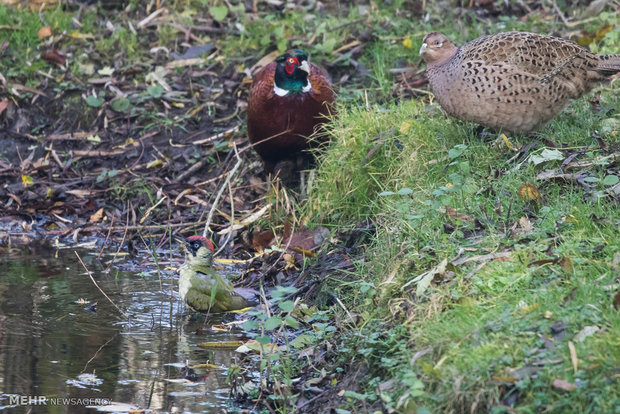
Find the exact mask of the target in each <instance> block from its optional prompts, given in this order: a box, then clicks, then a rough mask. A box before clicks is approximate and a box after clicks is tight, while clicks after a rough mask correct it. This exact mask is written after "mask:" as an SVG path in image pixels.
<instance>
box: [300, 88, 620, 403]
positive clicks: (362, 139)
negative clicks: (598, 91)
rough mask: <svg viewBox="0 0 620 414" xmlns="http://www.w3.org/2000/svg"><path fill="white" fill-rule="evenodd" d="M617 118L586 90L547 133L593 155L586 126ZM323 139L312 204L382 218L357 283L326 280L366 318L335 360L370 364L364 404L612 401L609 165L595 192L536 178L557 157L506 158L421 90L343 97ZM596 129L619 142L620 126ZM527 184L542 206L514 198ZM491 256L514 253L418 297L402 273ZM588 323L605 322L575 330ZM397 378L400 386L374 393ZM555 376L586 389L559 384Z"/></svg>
mask: <svg viewBox="0 0 620 414" xmlns="http://www.w3.org/2000/svg"><path fill="white" fill-rule="evenodd" d="M607 93H609V95H608V96H607V97H605V98H603V99H609V100H610V101H612V102H614V104H615V105H617V103H618V93H617V88H616V89H614V90H608V91H607ZM610 115H611V116H612V117H613V116H614V115H615V116H616V117H617V111H615V112H613V113H604V114H602V115H601V114H595V113H593V111H592V109H591V106H590V105H589V103H588V102H587V98H584V99H582V100H579V101H578V102H575V103H573V104H572V105H571V107H570V108H568V109H567V110H566V111H565V112H563V113H562V114H561V115H560V116H559V117H558V118H557V120H555V121H554V122H552V123H551V124H550V125H549V126H547V127H546V128H545V129H543V130H542V131H541V133H540V136H541V137H542V138H544V139H547V140H549V141H551V142H554V143H555V144H557V146H558V147H559V148H561V149H568V150H571V151H578V150H583V151H584V156H583V157H584V160H591V161H595V160H596V159H598V158H599V157H600V156H601V155H604V154H605V153H608V152H607V151H602V150H600V149H599V148H598V142H597V140H596V138H595V137H593V135H592V134H593V132H594V130H597V129H599V128H600V126H599V125H600V122H601V121H602V120H603V119H604V118H607V117H608V116H610ZM331 135H332V145H331V147H330V148H329V150H327V151H325V152H324V153H323V155H322V159H321V165H320V168H319V178H318V180H317V186H316V187H315V188H314V189H313V192H312V193H311V195H310V199H309V205H310V206H311V207H312V212H313V217H314V218H315V220H316V221H317V222H321V223H330V224H332V225H333V224H336V225H338V226H342V227H343V228H344V227H346V226H347V225H348V224H349V223H352V222H355V221H358V220H361V219H364V218H368V217H370V218H371V220H372V221H373V222H374V223H375V224H376V225H377V235H376V238H375V240H374V243H373V245H372V246H369V248H368V250H367V254H368V257H367V259H366V264H365V266H363V268H362V269H360V271H359V274H358V279H357V280H358V283H359V287H358V290H357V292H355V288H353V289H352V287H351V285H352V284H353V285H354V284H355V277H353V278H352V279H353V282H352V281H351V279H349V280H348V281H347V282H346V284H345V283H343V282H342V281H340V280H332V281H327V282H326V283H328V284H330V287H331V288H333V289H334V290H335V291H336V292H341V296H340V297H346V298H347V299H348V300H349V301H348V302H347V303H348V304H349V305H350V306H351V308H350V310H352V311H353V312H357V313H358V314H359V315H360V316H361V319H362V321H361V322H360V323H359V324H358V325H359V326H360V327H361V328H359V330H358V331H356V332H355V333H351V334H350V336H349V341H350V347H349V348H346V349H345V351H344V352H345V354H346V355H343V356H342V358H343V361H348V362H347V363H350V358H351V355H354V358H355V359H356V360H357V361H358V362H360V363H364V364H368V365H369V367H370V368H371V371H372V372H373V373H374V375H376V378H374V379H372V380H370V381H368V382H367V383H366V397H367V398H368V401H371V402H372V401H373V400H375V399H377V398H380V399H381V400H382V401H383V403H384V404H385V405H387V406H388V407H391V408H393V409H396V410H398V411H402V412H416V410H417V409H418V408H420V407H426V408H428V409H429V410H430V412H470V411H475V412H512V411H511V410H510V409H508V408H502V407H501V405H502V404H503V403H505V402H502V401H503V400H502V399H503V398H504V396H505V395H507V393H508V392H510V393H516V394H515V395H518V398H516V399H515V401H516V402H517V403H516V405H515V407H514V409H515V410H516V412H523V413H526V412H538V411H540V410H546V411H548V412H558V413H560V412H616V411H614V410H617V407H618V404H619V403H620V393H619V392H618V391H617V369H618V366H619V363H620V361H619V356H620V355H619V354H618V352H617V349H618V345H619V344H620V343H619V342H618V341H619V337H620V331H619V330H618V328H619V323H620V315H619V313H618V311H617V310H615V309H614V308H613V306H612V300H613V295H614V293H615V292H616V290H615V289H617V288H613V286H615V285H616V284H617V280H616V278H617V266H618V265H617V261H618V258H619V257H620V242H619V234H618V223H620V210H619V209H618V205H617V203H616V202H615V201H614V200H613V199H610V198H609V196H607V195H606V194H605V193H604V190H605V188H606V186H605V185H604V184H603V183H602V182H603V180H604V177H605V176H607V175H617V174H618V170H617V168H616V167H614V166H613V165H612V164H608V165H606V166H590V167H587V168H586V170H587V173H588V175H589V176H590V180H591V182H592V184H593V187H592V189H591V190H585V189H584V188H583V187H582V186H580V185H579V184H577V183H566V182H554V181H550V182H541V181H539V180H537V179H536V176H537V175H538V174H539V173H540V172H542V171H544V170H547V169H553V168H559V167H560V164H561V161H549V162H546V163H542V164H539V165H534V164H533V163H529V162H525V163H520V164H517V163H516V162H514V161H513V162H509V161H508V160H509V159H510V157H511V156H512V155H513V153H512V152H511V151H510V150H509V149H508V148H507V147H506V146H505V145H504V144H503V143H501V141H495V139H494V138H493V137H491V139H490V140H489V141H484V140H483V139H482V138H481V137H478V136H476V134H475V133H474V130H473V129H472V128H471V126H470V125H469V124H465V123H461V122H458V121H455V120H453V119H450V118H446V117H444V116H443V115H442V114H441V113H437V112H436V111H429V107H428V106H427V102H420V101H409V102H401V103H399V104H398V105H395V104H393V105H383V106H381V107H377V106H372V107H370V108H365V107H364V106H362V105H357V106H351V107H346V108H342V109H341V111H340V112H339V117H338V119H337V120H336V121H335V122H334V125H333V129H332V130H331ZM528 140H529V139H528V138H527V137H514V139H513V141H514V142H518V144H519V145H524V144H526V143H527V142H528ZM602 140H603V141H604V142H605V143H607V144H608V145H610V146H612V147H613V146H614V145H615V146H617V143H618V138H617V133H615V134H607V135H604V136H603V137H602ZM498 143H501V144H499V145H498ZM544 148H546V146H545V144H544V143H541V144H539V145H538V147H537V148H536V149H534V150H533V152H532V153H533V154H540V153H541V152H542V150H543V149H544ZM568 153H569V152H568V151H567V152H566V154H568ZM343 160H346V162H343ZM529 183H532V184H534V185H536V186H537V187H539V189H540V191H541V195H542V200H543V201H542V203H541V206H535V205H533V204H531V203H530V202H526V201H523V200H521V199H520V198H519V197H518V192H519V188H520V187H521V186H522V185H524V184H529ZM446 209H454V210H456V212H457V213H459V214H463V215H464V216H460V217H459V216H457V217H450V216H449V214H447V211H446ZM520 219H523V220H527V221H529V223H530V225H531V229H529V230H525V229H523V226H522V225H521V224H520ZM461 249H464V250H461ZM496 252H506V253H508V254H509V257H507V258H499V259H497V260H490V259H487V260H486V261H474V262H472V263H465V264H459V265H454V266H450V265H449V266H448V267H447V268H446V269H445V270H444V271H443V272H440V273H439V274H438V275H436V276H435V278H434V281H433V282H432V283H430V285H429V286H428V288H426V289H425V290H423V292H421V293H418V292H416V289H417V284H415V283H410V281H411V280H412V279H414V278H415V277H416V276H418V275H420V274H422V273H424V272H426V271H428V270H430V269H433V268H436V267H437V266H438V265H439V264H440V263H441V262H442V261H443V260H448V261H452V260H454V259H456V258H457V257H462V258H467V257H475V256H479V255H487V254H491V253H496ZM561 258H564V262H560V259H561ZM551 259H557V260H556V262H555V263H551ZM543 260H546V262H541V261H543ZM614 263H615V264H614ZM479 264H483V266H481V267H480V268H478V269H477V268H476V266H478V265H479ZM368 284H371V285H372V286H373V289H370V290H369V289H367V288H366V287H365V286H367V285H368ZM403 287H404V288H403ZM351 290H353V292H351ZM363 290H365V292H366V293H363ZM369 306H371V307H374V310H373V311H369V310H368V309H369ZM557 324H561V325H557ZM552 326H554V327H556V328H555V329H557V332H556V331H554V328H552ZM557 326H560V328H557ZM593 326H596V327H598V328H600V330H599V331H597V332H596V333H595V334H594V335H592V336H590V337H588V338H586V339H585V340H584V341H583V342H578V341H577V340H576V339H575V335H577V333H579V332H580V331H581V330H582V329H584V328H585V327H593ZM569 341H571V342H572V343H573V344H574V346H575V349H576V354H577V358H578V367H577V371H574V370H573V366H572V362H571V357H570V352H569V348H568V343H569ZM427 347H429V348H430V352H428V353H427V354H426V355H424V356H422V357H421V358H420V359H418V360H417V361H416V362H415V363H414V364H413V365H411V363H410V361H411V358H412V356H413V355H414V354H415V353H416V352H418V351H421V350H423V349H425V348H427ZM347 357H348V358H349V359H348V360H347ZM526 372H529V373H528V374H526ZM390 378H393V379H395V380H396V383H397V384H398V385H397V386H395V387H393V388H391V389H390V391H389V392H381V391H378V388H377V386H378V384H380V383H382V382H383V381H386V380H387V379H390ZM558 379H559V380H566V381H569V382H571V383H576V384H578V386H579V387H578V388H577V389H576V390H574V391H562V390H559V389H557V388H554V387H553V386H552V384H553V381H554V380H558ZM350 404H352V405H350V406H349V408H351V407H352V406H354V405H353V403H350Z"/></svg>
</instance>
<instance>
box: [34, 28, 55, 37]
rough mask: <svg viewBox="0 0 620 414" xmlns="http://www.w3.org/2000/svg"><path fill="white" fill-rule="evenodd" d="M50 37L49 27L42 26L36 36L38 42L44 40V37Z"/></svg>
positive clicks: (50, 30)
mask: <svg viewBox="0 0 620 414" xmlns="http://www.w3.org/2000/svg"><path fill="white" fill-rule="evenodd" d="M51 35H52V29H50V27H49V26H43V27H42V28H40V29H39V31H38V32H37V36H39V40H41V39H44V38H46V37H50V36H51Z"/></svg>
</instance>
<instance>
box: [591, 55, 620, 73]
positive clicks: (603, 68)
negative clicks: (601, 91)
mask: <svg viewBox="0 0 620 414" xmlns="http://www.w3.org/2000/svg"><path fill="white" fill-rule="evenodd" d="M596 71H597V72H598V73H600V74H601V75H605V76H611V75H615V74H616V73H618V72H620V55H599V56H598V66H597V68H596Z"/></svg>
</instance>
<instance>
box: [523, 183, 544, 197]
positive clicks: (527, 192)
mask: <svg viewBox="0 0 620 414" xmlns="http://www.w3.org/2000/svg"><path fill="white" fill-rule="evenodd" d="M518 195H519V198H520V199H521V200H523V201H540V200H542V197H541V196H540V191H538V188H536V186H535V185H533V184H523V185H522V186H521V187H519V192H518Z"/></svg>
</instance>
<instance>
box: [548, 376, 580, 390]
mask: <svg viewBox="0 0 620 414" xmlns="http://www.w3.org/2000/svg"><path fill="white" fill-rule="evenodd" d="M553 388H557V389H559V390H564V391H575V390H576V389H577V386H576V385H575V384H573V383H572V382H568V381H565V380H561V379H556V380H553Z"/></svg>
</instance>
